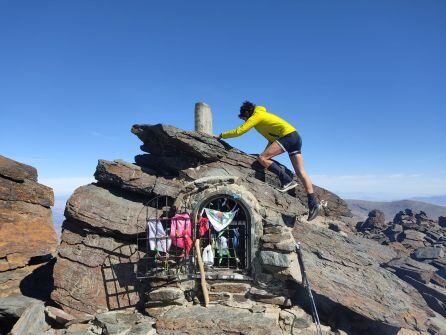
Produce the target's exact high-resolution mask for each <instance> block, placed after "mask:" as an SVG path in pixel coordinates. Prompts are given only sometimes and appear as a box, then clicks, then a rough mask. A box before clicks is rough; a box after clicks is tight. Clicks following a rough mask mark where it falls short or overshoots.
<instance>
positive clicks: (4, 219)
mask: <svg viewBox="0 0 446 335" xmlns="http://www.w3.org/2000/svg"><path fill="white" fill-rule="evenodd" d="M53 204H54V195H53V191H52V189H51V188H49V187H47V186H44V185H42V184H39V183H38V182H37V171H36V169H35V168H33V167H31V166H29V165H26V164H22V163H19V162H16V161H14V160H11V159H8V158H6V157H4V156H0V297H4V296H8V295H11V294H15V293H18V292H20V285H21V282H22V280H23V279H24V278H25V277H26V276H28V275H29V274H30V273H31V272H32V271H34V270H35V269H36V264H38V263H40V262H42V261H43V260H44V259H46V258H45V256H48V257H51V254H53V253H54V252H55V249H56V246H57V235H56V232H55V230H54V226H53V222H52V215H51V209H50V206H52V205H53ZM39 258H42V259H39Z"/></svg>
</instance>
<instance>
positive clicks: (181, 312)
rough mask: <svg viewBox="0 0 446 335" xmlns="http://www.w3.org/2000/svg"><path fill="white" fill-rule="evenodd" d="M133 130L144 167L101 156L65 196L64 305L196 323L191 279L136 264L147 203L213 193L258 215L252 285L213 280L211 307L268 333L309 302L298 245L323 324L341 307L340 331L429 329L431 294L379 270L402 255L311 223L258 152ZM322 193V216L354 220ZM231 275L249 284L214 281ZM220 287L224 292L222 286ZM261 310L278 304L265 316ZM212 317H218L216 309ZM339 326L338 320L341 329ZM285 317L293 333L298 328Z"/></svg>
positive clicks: (227, 321) (297, 193) (224, 322)
mask: <svg viewBox="0 0 446 335" xmlns="http://www.w3.org/2000/svg"><path fill="white" fill-rule="evenodd" d="M132 132H133V133H134V134H136V135H137V136H138V137H139V138H140V139H141V140H142V141H143V145H142V147H141V149H142V150H143V151H145V152H147V154H143V155H138V156H136V157H135V163H136V164H131V163H127V162H124V161H122V160H116V161H105V160H100V161H99V162H98V166H97V169H96V172H95V178H96V180H97V183H96V184H91V185H87V186H83V187H80V188H78V189H77V190H76V191H75V192H74V194H73V195H72V196H71V198H70V199H69V200H68V203H67V207H66V211H65V215H66V220H65V222H64V224H63V233H62V238H61V239H62V241H61V244H60V247H59V254H58V261H57V263H56V266H55V270H54V282H55V291H54V292H53V294H52V298H53V299H54V300H55V302H56V303H58V304H59V305H60V306H61V307H63V309H64V310H66V311H68V312H69V313H71V314H73V315H75V316H85V314H97V313H102V312H105V311H107V310H114V309H120V308H126V307H138V308H139V307H146V311H147V312H148V313H149V314H150V315H153V316H156V317H157V318H158V322H157V331H159V332H163V331H164V332H165V333H175V332H177V331H180V330H179V329H178V328H175V327H178V326H176V325H175V324H174V323H173V321H172V320H174V319H175V318H177V317H178V318H180V319H181V320H191V318H189V317H188V316H187V312H188V311H189V308H190V307H188V306H189V305H191V304H193V303H195V304H197V303H199V302H200V299H201V297H200V291H201V288H200V286H199V284H198V285H197V282H196V281H195V280H185V279H184V278H183V279H182V280H181V281H178V282H174V283H166V282H165V281H162V280H160V282H157V281H153V280H152V281H149V283H148V286H145V285H146V284H147V282H144V281H140V280H138V279H137V278H136V269H135V266H136V265H135V264H136V262H135V259H138V256H140V253H141V252H143V251H142V250H138V248H137V247H136V244H135V243H136V235H137V233H138V232H139V230H138V229H140V228H141V227H143V228H144V227H145V219H146V217H147V216H153V215H154V214H155V213H156V211H157V210H158V211H159V208H158V209H155V208H152V207H150V206H147V205H148V201H149V200H150V199H153V198H155V197H158V196H164V197H166V198H167V199H168V201H169V204H170V205H172V204H173V205H174V206H176V205H178V206H181V205H182V204H184V203H187V204H189V206H190V207H188V208H189V209H192V208H195V207H194V206H197V204H198V203H199V202H200V201H201V200H203V199H206V198H208V197H210V196H213V195H215V194H234V195H236V196H237V197H240V198H243V200H244V201H245V202H246V204H247V206H248V211H249V215H250V216H251V221H252V230H251V235H252V248H253V249H252V250H251V253H252V263H251V264H252V265H251V266H252V268H251V272H252V273H251V274H252V278H250V279H249V280H252V282H249V284H246V285H243V287H244V289H243V290H242V291H243V292H234V291H233V290H234V288H233V287H230V286H228V285H223V284H221V283H219V284H220V289H217V286H218V285H217V286H215V284H214V283H212V284H211V287H212V292H211V298H212V303H215V304H226V305H227V306H234V307H236V308H238V309H240V311H239V312H240V313H242V310H243V316H244V315H245V314H246V320H245V321H246V324H245V326H246V325H252V324H254V323H257V327H258V329H260V328H262V329H263V326H262V327H260V326H261V325H262V324H263V323H262V322H261V321H259V323H258V322H257V321H256V320H257V318H258V319H259V320H260V319H261V318H264V317H266V316H267V315H269V316H271V315H273V316H274V320H279V319H283V320H288V319H289V317H288V316H287V315H286V313H282V314H283V315H282V317H280V313H281V311H283V310H285V309H287V308H290V307H291V305H292V304H295V303H301V302H302V301H304V299H303V298H302V297H298V296H296V290H298V292H297V293H302V292H300V291H299V289H298V287H300V286H299V285H300V283H301V272H300V268H299V263H298V261H297V257H296V253H295V245H294V242H295V239H298V240H299V241H301V242H302V243H303V247H304V255H305V262H306V265H307V269H308V272H309V277H310V279H311V281H312V284H313V286H314V292H315V294H316V297H317V302H318V306H320V307H321V312H322V315H323V316H324V319H325V320H328V319H329V317H328V316H329V315H330V313H331V311H336V313H337V312H339V313H341V314H342V315H344V316H345V317H344V319H347V320H348V322H345V323H343V324H341V326H342V327H344V328H345V329H347V328H348V327H353V328H355V329H356V331H357V330H358V329H366V331H364V332H362V334H376V333H380V334H391V333H392V332H393V333H396V332H397V331H398V329H399V328H407V329H426V328H425V325H424V324H425V321H426V319H427V318H428V317H429V309H428V307H427V305H426V303H425V302H424V300H423V298H422V297H421V296H420V295H419V293H417V291H416V290H415V289H413V288H412V287H411V286H410V285H409V284H408V283H407V282H405V281H403V280H401V279H400V278H398V277H397V276H396V275H395V274H393V273H391V272H390V271H388V270H386V269H385V268H383V267H381V266H380V265H381V264H383V263H386V262H389V261H391V260H392V259H393V258H395V257H397V253H396V252H395V251H394V250H393V249H391V248H388V247H384V246H379V245H378V244H377V243H375V242H373V241H368V240H365V239H361V238H359V237H348V236H346V234H345V233H343V232H342V231H336V232H335V231H332V230H330V229H328V227H327V226H326V225H323V223H320V224H308V223H306V220H305V216H306V214H307V213H308V209H307V207H306V194H305V191H304V188H303V187H302V186H301V185H300V183H299V186H298V187H296V189H295V190H292V191H290V192H288V193H286V194H283V193H280V192H279V191H277V189H276V187H277V185H278V180H277V178H276V176H275V175H273V174H271V173H270V172H269V171H265V170H264V169H263V168H262V167H261V166H260V165H259V164H258V163H257V160H256V156H254V155H248V154H246V153H244V152H242V151H240V150H238V149H236V148H233V147H231V146H230V145H228V144H227V143H225V142H223V141H217V140H215V139H214V138H212V137H210V136H207V135H205V134H201V133H196V132H188V131H184V130H181V129H178V128H175V127H171V126H165V125H135V126H134V127H133V128H132ZM316 190H317V193H318V196H319V198H320V199H321V200H325V201H326V202H327V207H326V210H325V215H326V219H328V220H329V221H330V222H335V221H336V222H342V220H347V219H348V218H349V217H350V212H349V210H348V208H347V205H346V204H345V202H344V201H343V200H342V199H340V198H339V197H337V196H336V195H334V194H333V193H331V192H329V191H327V190H324V189H321V188H318V187H316ZM161 207H162V205H161ZM322 221H323V220H322ZM293 227H294V228H293ZM293 235H294V237H293ZM224 278H225V280H226V279H228V278H233V279H234V280H248V279H246V278H244V277H243V276H240V275H239V276H238V277H236V276H233V277H231V276H229V275H228V276H226V277H224V276H222V277H218V278H217V277H216V278H215V279H219V280H220V279H224ZM260 283H262V285H263V286H262V287H260ZM223 287H224V288H226V289H227V291H222V290H223ZM239 288H240V287H239ZM262 304H263V305H268V306H270V307H267V308H264V307H263V309H262ZM178 305H182V307H181V306H180V307H178ZM172 306H177V307H175V308H171V307H172ZM248 306H249V307H248ZM220 307H221V306H220ZM194 308H195V309H194V310H196V311H201V309H200V308H199V307H194ZM250 308H251V309H252V311H250V310H249V309H250ZM254 310H255V311H257V310H261V311H262V312H261V313H260V314H259V317H258V316H256V315H253V314H255V313H254V312H253V311H254ZM190 311H193V309H191V310H190ZM208 311H209V313H214V312H215V311H216V309H214V310H212V311H210V310H208ZM245 312H246V313H245ZM231 313H233V311H229V312H227V311H226V310H225V311H223V310H222V311H221V313H215V315H216V316H218V317H220V318H221V323H220V324H219V325H220V326H221V327H227V329H228V332H229V331H232V332H237V331H238V332H240V329H241V327H245V326H244V325H243V324H242V323H237V322H238V321H237V322H236V321H234V320H233V319H232V318H230V317H225V315H226V316H228V315H232V314H231ZM336 313H334V314H333V315H336ZM212 315H214V314H212ZM339 319H342V318H337V317H334V321H333V322H334V325H333V326H334V328H337V327H336V322H337V321H336V320H339ZM283 320H282V321H281V322H282V323H283V324H284V325H285V326H286V327H285V326H284V327H285V328H286V329H288V328H289V327H291V325H289V324H286V322H285V321H283ZM354 320H356V321H354ZM192 321H193V322H196V321H195V319H192ZM181 322H183V321H181ZM184 322H186V321H184ZM277 322H279V321H277ZM287 322H288V321H287ZM353 323H354V326H352V324H353ZM274 324H275V323H271V322H270V324H269V325H270V327H272V326H271V325H274ZM349 324H350V325H349ZM201 326H203V328H202V329H205V330H206V329H208V327H211V326H213V324H211V323H209V324H203V325H201V324H200V325H197V327H198V328H197V329H199V328H200V327H201ZM265 327H266V326H265ZM273 328H274V329H272V328H265V329H267V330H268V333H274V332H276V328H277V331H279V332H280V331H281V330H280V327H275V326H274V327H273ZM285 328H284V329H285ZM246 329H249V328H246ZM299 331H300V330H299ZM302 331H306V332H311V331H312V330H310V329H305V330H302ZM376 331H377V332H376ZM242 333H243V332H242ZM247 333H249V332H247ZM303 333H304V332H303ZM303 333H302V334H303ZM327 333H330V332H329V331H328V332H327Z"/></svg>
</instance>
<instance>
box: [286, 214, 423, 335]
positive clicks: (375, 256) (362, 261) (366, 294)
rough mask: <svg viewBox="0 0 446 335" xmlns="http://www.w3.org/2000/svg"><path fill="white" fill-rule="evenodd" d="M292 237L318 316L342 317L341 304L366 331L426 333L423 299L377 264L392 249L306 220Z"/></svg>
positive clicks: (392, 254) (390, 256)
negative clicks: (298, 248)
mask: <svg viewBox="0 0 446 335" xmlns="http://www.w3.org/2000/svg"><path fill="white" fill-rule="evenodd" d="M293 234H294V236H295V238H296V239H298V240H299V241H301V243H302V248H303V255H304V260H305V265H306V268H307V272H308V275H309V278H310V280H311V283H312V286H313V290H314V292H315V293H316V295H317V299H316V300H317V302H318V306H320V307H321V312H322V313H328V314H336V313H345V310H343V308H342V307H341V306H343V307H347V308H348V309H349V310H350V312H352V313H355V314H356V316H355V318H352V319H356V320H358V319H359V320H360V319H361V318H362V320H363V321H362V322H363V324H364V325H367V326H368V327H370V328H369V329H365V330H364V333H373V334H374V332H373V331H375V332H376V333H382V334H386V332H391V331H392V327H394V329H398V328H408V329H416V328H420V329H425V326H424V324H425V322H426V320H427V318H428V317H429V316H430V312H429V309H428V308H427V306H426V304H425V303H424V300H423V298H422V297H421V295H420V294H419V293H418V292H417V291H416V290H415V289H414V288H413V287H411V286H410V285H408V284H407V283H405V282H403V281H401V280H400V279H399V278H398V277H397V276H395V275H394V274H392V273H390V272H389V271H387V270H385V269H384V268H382V267H381V266H380V264H383V263H386V262H389V261H391V260H392V259H393V258H395V257H396V255H397V254H396V253H395V252H394V251H393V250H392V249H391V248H388V247H383V246H380V245H379V244H377V243H376V242H374V241H369V240H364V239H361V238H358V237H354V236H352V237H344V236H341V235H339V234H336V233H335V232H333V231H331V230H328V229H324V228H321V227H317V226H315V225H311V224H307V223H304V222H301V223H300V224H298V225H296V226H295V227H294V230H293ZM364 320H369V321H370V320H373V321H375V322H376V323H373V322H366V321H364ZM374 327H376V328H374Z"/></svg>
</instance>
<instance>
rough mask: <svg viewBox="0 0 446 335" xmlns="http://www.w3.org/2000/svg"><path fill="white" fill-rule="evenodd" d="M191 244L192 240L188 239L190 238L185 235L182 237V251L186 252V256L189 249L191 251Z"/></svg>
mask: <svg viewBox="0 0 446 335" xmlns="http://www.w3.org/2000/svg"><path fill="white" fill-rule="evenodd" d="M193 244H194V243H193V242H192V239H191V238H190V236H189V235H185V236H184V249H185V250H186V256H187V255H189V253H190V249H192V246H193Z"/></svg>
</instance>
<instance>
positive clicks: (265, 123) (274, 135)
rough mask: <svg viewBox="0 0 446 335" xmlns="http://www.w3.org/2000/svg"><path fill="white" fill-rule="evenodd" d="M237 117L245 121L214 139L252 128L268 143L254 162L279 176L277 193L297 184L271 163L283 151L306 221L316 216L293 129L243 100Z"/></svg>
mask: <svg viewBox="0 0 446 335" xmlns="http://www.w3.org/2000/svg"><path fill="white" fill-rule="evenodd" d="M239 118H240V119H242V120H244V121H245V122H244V123H243V124H242V125H241V126H239V127H237V128H235V129H233V130H229V131H226V132H223V133H221V134H220V135H218V136H214V137H215V138H217V139H221V138H231V137H237V136H240V135H242V134H244V133H246V132H247V131H248V130H249V129H251V128H252V127H254V128H255V129H256V130H257V131H258V132H259V133H260V134H262V135H263V136H264V137H265V138H266V139H267V140H268V145H267V146H266V148H265V150H264V151H263V152H262V153H261V154H260V155H259V157H258V158H257V160H258V161H259V163H260V164H261V165H262V166H263V167H265V168H266V169H268V170H269V171H271V172H273V173H274V174H276V175H277V176H278V177H279V180H280V182H281V184H282V187H281V189H279V190H280V191H281V192H286V191H288V190H290V189H292V188H293V187H295V186H296V185H297V184H296V182H294V180H293V176H290V175H289V174H287V173H286V171H285V170H284V169H282V168H281V167H280V166H279V164H277V163H276V162H274V161H272V160H271V158H272V157H274V156H277V155H280V154H281V153H283V152H285V151H287V152H288V154H289V156H290V160H291V163H292V164H293V168H294V171H295V172H296V174H297V176H298V177H299V179H300V180H301V181H302V183H303V185H304V187H305V190H306V191H307V197H308V208H309V214H308V221H311V220H313V219H314V218H315V217H316V216H317V215H318V214H319V211H320V207H321V206H320V205H319V204H318V202H317V199H316V196H315V194H314V189H313V183H312V182H311V179H310V177H309V176H308V174H307V173H306V172H305V169H304V161H303V157H302V152H301V148H302V139H301V137H300V136H299V134H298V133H297V131H296V128H294V127H293V126H292V125H291V124H289V123H288V122H287V121H285V120H283V119H282V118H280V117H278V116H277V115H275V114H272V113H269V112H268V111H267V110H266V108H265V107H263V106H256V105H254V104H253V103H251V102H249V101H245V102H244V103H243V104H242V106H241V107H240V114H239Z"/></svg>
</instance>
